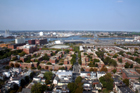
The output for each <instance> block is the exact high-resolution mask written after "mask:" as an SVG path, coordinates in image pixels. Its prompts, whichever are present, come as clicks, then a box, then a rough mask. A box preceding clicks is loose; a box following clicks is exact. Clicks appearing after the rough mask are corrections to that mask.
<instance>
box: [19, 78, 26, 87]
mask: <svg viewBox="0 0 140 93" xmlns="http://www.w3.org/2000/svg"><path fill="white" fill-rule="evenodd" d="M25 85H26V81H25V80H24V79H21V82H20V86H22V87H24V86H25Z"/></svg>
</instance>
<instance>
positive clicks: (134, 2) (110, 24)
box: [0, 0, 140, 32]
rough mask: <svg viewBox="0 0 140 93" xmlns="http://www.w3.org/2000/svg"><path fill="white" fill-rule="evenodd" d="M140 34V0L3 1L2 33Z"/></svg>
mask: <svg viewBox="0 0 140 93" xmlns="http://www.w3.org/2000/svg"><path fill="white" fill-rule="evenodd" d="M6 29H9V30H94V31H96V30H97V31H98V30H99V31H138V32H140V0H0V30H6Z"/></svg>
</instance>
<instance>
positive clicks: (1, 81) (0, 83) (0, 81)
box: [0, 79, 4, 89]
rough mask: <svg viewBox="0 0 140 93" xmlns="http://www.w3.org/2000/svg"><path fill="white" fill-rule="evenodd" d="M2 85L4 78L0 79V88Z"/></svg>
mask: <svg viewBox="0 0 140 93" xmlns="http://www.w3.org/2000/svg"><path fill="white" fill-rule="evenodd" d="M2 85H4V80H1V79H0V89H1V87H2Z"/></svg>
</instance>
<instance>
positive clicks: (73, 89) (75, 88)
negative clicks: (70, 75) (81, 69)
mask: <svg viewBox="0 0 140 93" xmlns="http://www.w3.org/2000/svg"><path fill="white" fill-rule="evenodd" d="M82 85H83V83H82V77H80V76H78V77H77V78H76V80H75V82H71V83H68V85H67V87H68V89H69V90H70V93H83V87H82Z"/></svg>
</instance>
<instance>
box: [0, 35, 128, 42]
mask: <svg viewBox="0 0 140 93" xmlns="http://www.w3.org/2000/svg"><path fill="white" fill-rule="evenodd" d="M31 39H35V38H26V39H25V40H26V41H28V40H31ZM47 39H48V41H53V40H87V39H91V40H94V39H96V38H90V37H80V36H71V37H64V38H47ZM98 39H99V40H115V39H122V40H124V39H129V38H118V37H105V38H98ZM14 40H15V39H0V41H3V42H10V41H14Z"/></svg>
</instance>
